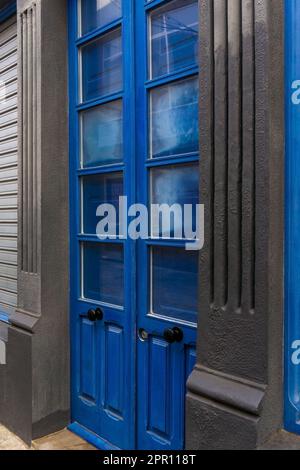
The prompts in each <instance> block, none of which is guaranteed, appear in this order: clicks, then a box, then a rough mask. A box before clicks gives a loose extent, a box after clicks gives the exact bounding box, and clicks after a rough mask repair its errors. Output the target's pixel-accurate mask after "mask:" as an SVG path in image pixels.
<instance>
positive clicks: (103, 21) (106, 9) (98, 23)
mask: <svg viewBox="0 0 300 470" xmlns="http://www.w3.org/2000/svg"><path fill="white" fill-rule="evenodd" d="M81 12H82V26H81V28H82V34H87V33H89V32H90V31H93V30H94V29H97V28H101V27H102V26H105V25H107V24H109V23H111V22H112V21H114V20H117V19H118V18H120V16H121V15H122V6H121V0H81Z"/></svg>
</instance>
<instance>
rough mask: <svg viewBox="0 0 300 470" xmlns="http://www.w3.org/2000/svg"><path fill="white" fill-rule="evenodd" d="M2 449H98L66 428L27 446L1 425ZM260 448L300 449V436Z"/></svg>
mask: <svg viewBox="0 0 300 470" xmlns="http://www.w3.org/2000/svg"><path fill="white" fill-rule="evenodd" d="M2 450H41V451H43V450H96V449H95V448H94V447H92V446H91V445H89V444H87V442H85V441H83V440H82V439H81V438H80V437H77V436H75V434H72V433H71V432H69V431H67V430H64V431H61V432H58V433H56V434H52V435H51V436H47V437H44V438H43V439H39V440H37V441H34V442H33V444H32V447H31V448H29V447H27V446H26V445H25V444H24V442H22V441H21V440H20V439H19V438H18V437H16V436H15V435H14V434H12V433H11V432H9V431H8V430H7V429H6V428H4V427H3V426H1V425H0V451H2ZM260 450H300V436H295V435H294V434H289V433H287V432H284V431H280V432H278V433H276V434H274V436H273V437H272V438H271V439H270V440H269V441H268V442H267V443H266V444H265V445H264V446H262V447H261V449H260Z"/></svg>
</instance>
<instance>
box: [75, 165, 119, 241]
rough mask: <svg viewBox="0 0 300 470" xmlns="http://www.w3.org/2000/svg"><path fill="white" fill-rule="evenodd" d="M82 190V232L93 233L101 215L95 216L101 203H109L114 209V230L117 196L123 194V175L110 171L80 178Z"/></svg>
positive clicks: (117, 213) (117, 215)
mask: <svg viewBox="0 0 300 470" xmlns="http://www.w3.org/2000/svg"><path fill="white" fill-rule="evenodd" d="M82 190H83V233H85V234H88V235H95V234H96V233H97V224H98V223H99V222H100V221H101V217H97V215H96V212H97V208H98V207H99V206H100V205H101V204H111V205H113V206H114V208H115V209H116V218H115V223H116V226H115V231H114V232H113V233H115V234H118V233H116V231H117V229H118V222H119V211H118V209H119V198H120V196H123V175H122V173H112V174H109V175H93V176H85V177H83V178H82Z"/></svg>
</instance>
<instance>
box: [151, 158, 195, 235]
mask: <svg viewBox="0 0 300 470" xmlns="http://www.w3.org/2000/svg"><path fill="white" fill-rule="evenodd" d="M151 182H152V188H151V192H152V203H153V204H159V205H161V204H168V205H169V206H172V205H173V204H180V206H181V208H182V214H183V213H184V204H192V205H193V224H192V225H191V229H192V228H193V229H195V228H196V205H197V204H199V197H200V196H199V173H198V165H197V164H189V165H176V166H175V165H172V166H166V167H162V168H159V169H155V170H153V171H152V173H151ZM178 222H181V223H182V224H183V220H181V221H178ZM175 228H176V225H174V221H173V220H172V223H171V237H173V236H174V229H175ZM177 228H178V226H177ZM167 235H168V234H164V233H162V227H161V223H160V236H167Z"/></svg>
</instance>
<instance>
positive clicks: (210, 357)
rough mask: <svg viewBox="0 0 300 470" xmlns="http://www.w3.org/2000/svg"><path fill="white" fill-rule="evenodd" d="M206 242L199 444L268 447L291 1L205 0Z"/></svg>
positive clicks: (278, 416)
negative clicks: (286, 5) (285, 59)
mask: <svg viewBox="0 0 300 470" xmlns="http://www.w3.org/2000/svg"><path fill="white" fill-rule="evenodd" d="M199 3H200V25H201V26H200V62H201V64H200V141H201V151H200V155H201V169H200V172H201V195H202V202H203V203H204V204H205V210H206V223H205V238H206V242H205V248H204V250H203V252H202V253H201V266H200V286H199V290H200V307H199V337H198V348H197V365H196V368H195V369H194V371H193V373H192V376H191V377H190V379H189V383H188V395H187V448H188V449H207V448H211V449H222V448H225V449H227V448H229V449H241V448H242V449H243V448H245V449H247V448H256V447H257V446H258V445H260V444H261V443H262V442H264V440H265V439H266V438H267V437H268V436H269V435H270V433H272V432H273V431H275V430H277V429H278V428H280V427H281V425H282V419H283V411H282V408H283V379H282V375H283V373H282V350H283V322H282V311H283V301H282V300H283V194H284V191H283V178H284V166H283V161H284V118H283V116H284V106H283V97H284V86H283V76H284V63H283V50H284V40H283V24H284V21H283V17H284V12H283V3H284V2H283V1H282V0H228V1H226V0H201V2H199Z"/></svg>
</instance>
